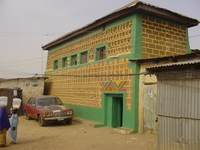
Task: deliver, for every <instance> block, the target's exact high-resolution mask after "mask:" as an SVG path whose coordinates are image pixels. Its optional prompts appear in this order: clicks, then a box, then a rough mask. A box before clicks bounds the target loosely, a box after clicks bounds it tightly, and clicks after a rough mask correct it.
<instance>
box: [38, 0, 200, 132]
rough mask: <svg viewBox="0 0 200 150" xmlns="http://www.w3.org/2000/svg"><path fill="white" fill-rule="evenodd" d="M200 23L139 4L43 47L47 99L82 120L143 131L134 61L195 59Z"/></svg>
mask: <svg viewBox="0 0 200 150" xmlns="http://www.w3.org/2000/svg"><path fill="white" fill-rule="evenodd" d="M198 23H199V21H198V20H196V19H193V18H190V17H187V16H183V15H181V14H178V13H176V12H172V11H170V10H167V9H165V8H160V7H157V6H153V5H151V4H147V3H144V2H141V1H133V2H132V3H130V4H128V5H126V6H124V7H122V8H120V9H117V10H116V11H114V12H112V13H110V14H108V15H106V16H104V17H102V18H100V19H97V20H95V21H93V22H92V23H90V24H87V25H85V26H84V27H81V28H79V29H77V30H74V31H72V32H70V33H67V34H65V35H63V36H62V37H60V38H58V39H56V40H54V41H52V42H50V43H48V44H46V45H45V46H43V47H42V48H43V50H48V60H47V68H46V72H45V75H46V76H48V80H46V86H45V91H47V93H46V94H51V95H55V96H59V97H60V98H61V99H62V101H63V102H64V103H65V104H67V105H68V106H70V107H72V108H73V109H74V110H75V115H76V116H77V117H81V118H84V119H88V120H93V121H97V122H100V123H102V124H103V125H105V126H110V127H126V128H131V129H133V130H134V132H138V131H139V130H141V131H142V128H143V127H142V125H141V124H142V123H140V124H139V122H140V121H139V119H141V118H139V112H140V109H141V110H142V109H143V107H142V105H141V104H143V102H141V101H143V98H142V97H141V98H140V96H139V92H140V91H142V90H143V89H142V88H140V82H141V79H140V76H141V74H142V72H141V70H142V69H141V66H140V64H138V63H137V62H135V61H130V60H136V59H151V58H157V57H167V56H174V55H183V54H187V53H190V47H189V41H188V28H189V27H193V26H196V25H198ZM166 63H167V62H166ZM152 65H153V64H152ZM143 68H145V67H143Z"/></svg>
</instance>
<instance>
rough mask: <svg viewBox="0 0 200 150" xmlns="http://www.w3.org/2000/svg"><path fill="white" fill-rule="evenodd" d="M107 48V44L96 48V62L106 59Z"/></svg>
mask: <svg viewBox="0 0 200 150" xmlns="http://www.w3.org/2000/svg"><path fill="white" fill-rule="evenodd" d="M106 52H107V46H106V45H105V44H103V45H99V46H97V47H96V48H95V60H102V59H105V58H106Z"/></svg>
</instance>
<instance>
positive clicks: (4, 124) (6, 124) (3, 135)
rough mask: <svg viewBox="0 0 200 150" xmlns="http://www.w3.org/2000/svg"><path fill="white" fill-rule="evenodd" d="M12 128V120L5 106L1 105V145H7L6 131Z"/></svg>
mask: <svg viewBox="0 0 200 150" xmlns="http://www.w3.org/2000/svg"><path fill="white" fill-rule="evenodd" d="M9 128H10V122H9V119H8V114H7V111H6V108H5V107H0V146H1V147H4V146H6V133H7V131H8V129H9Z"/></svg>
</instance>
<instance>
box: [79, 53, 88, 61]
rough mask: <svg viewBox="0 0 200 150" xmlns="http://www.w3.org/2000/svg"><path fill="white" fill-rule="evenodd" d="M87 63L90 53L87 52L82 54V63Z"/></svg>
mask: <svg viewBox="0 0 200 150" xmlns="http://www.w3.org/2000/svg"><path fill="white" fill-rule="evenodd" d="M87 62H88V52H87V51H85V52H82V53H80V63H81V64H84V63H87Z"/></svg>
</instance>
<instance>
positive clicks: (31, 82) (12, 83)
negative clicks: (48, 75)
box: [0, 77, 44, 102]
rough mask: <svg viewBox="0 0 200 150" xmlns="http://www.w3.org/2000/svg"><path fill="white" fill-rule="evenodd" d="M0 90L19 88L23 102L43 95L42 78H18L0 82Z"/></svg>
mask: <svg viewBox="0 0 200 150" xmlns="http://www.w3.org/2000/svg"><path fill="white" fill-rule="evenodd" d="M0 88H21V89H22V99H23V102H27V101H28V99H29V98H30V97H31V96H35V95H43V92H44V78H43V77H40V78H18V79H8V80H3V81H0Z"/></svg>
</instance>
